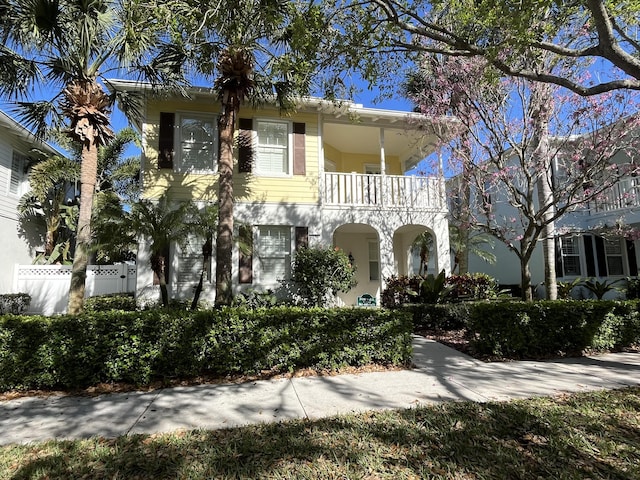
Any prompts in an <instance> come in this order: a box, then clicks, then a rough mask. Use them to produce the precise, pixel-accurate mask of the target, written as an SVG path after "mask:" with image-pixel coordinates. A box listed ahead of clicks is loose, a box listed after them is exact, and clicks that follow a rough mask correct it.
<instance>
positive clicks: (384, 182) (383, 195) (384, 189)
mask: <svg viewBox="0 0 640 480" xmlns="http://www.w3.org/2000/svg"><path fill="white" fill-rule="evenodd" d="M386 169H387V164H386V160H385V157H384V128H383V127H380V184H381V185H380V186H381V190H382V192H381V196H380V205H382V206H384V205H385V204H386V203H387V198H388V197H387V195H388V194H389V192H388V188H387V179H386V178H385V175H386Z"/></svg>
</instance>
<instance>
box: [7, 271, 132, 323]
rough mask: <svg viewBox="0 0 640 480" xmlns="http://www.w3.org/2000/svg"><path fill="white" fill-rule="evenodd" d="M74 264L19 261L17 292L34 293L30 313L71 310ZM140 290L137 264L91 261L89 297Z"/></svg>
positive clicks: (53, 313) (86, 294) (43, 313)
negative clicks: (22, 262)
mask: <svg viewBox="0 0 640 480" xmlns="http://www.w3.org/2000/svg"><path fill="white" fill-rule="evenodd" d="M70 282H71V266H70V265H16V268H15V269H14V280H13V283H14V290H13V291H14V292H18V293H28V294H29V295H31V304H30V305H29V309H28V310H27V313H34V314H41V315H55V314H58V313H65V312H66V311H67V303H68V302H69V285H70ZM135 290H136V266H135V265H128V264H116V265H89V266H88V267H87V281H86V283H85V297H93V296H96V295H104V294H108V293H127V292H129V293H132V292H135Z"/></svg>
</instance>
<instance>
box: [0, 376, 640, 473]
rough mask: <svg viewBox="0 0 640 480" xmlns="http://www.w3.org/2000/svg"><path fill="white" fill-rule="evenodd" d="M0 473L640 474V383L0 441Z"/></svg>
mask: <svg viewBox="0 0 640 480" xmlns="http://www.w3.org/2000/svg"><path fill="white" fill-rule="evenodd" d="M0 478H2V479H5V478H6V479H27V478H43V479H44V478H47V479H63V478H64V479H69V478H73V479H78V478H100V479H102V478H110V479H112V478H117V479H125V478H126V479H135V478H140V479H147V478H148V479H152V478H153V479H157V478H163V479H164V478H181V479H182V478H185V479H189V478H216V479H217V478H229V479H231V478H233V479H244V478H256V479H258V478H259V479H263V478H269V479H300V478H308V479H318V478H322V479H426V478H443V479H444V478H447V479H449V478H451V479H519V478H522V479H529V478H541V479H581V480H582V479H588V478H591V479H600V478H610V479H638V478H640V388H629V389H624V390H617V391H602V392H592V393H584V394H577V395H566V396H562V397H558V398H539V399H533V400H525V401H522V400H520V401H512V402H508V403H486V404H477V403H466V402H465V403H443V404H438V405H433V406H425V407H420V408H415V409H411V410H400V411H384V412H374V413H363V414H357V415H348V416H339V417H333V418H328V419H323V420H317V421H304V420H299V421H291V422H286V423H281V424H266V425H258V426H249V427H243V428H235V429H229V430H218V431H189V432H179V433H173V434H162V435H137V436H130V437H121V438H118V439H114V440H105V439H99V438H97V439H91V440H84V441H60V442H56V441H50V442H46V443H40V444H32V445H27V446H15V445H14V446H7V447H2V448H0Z"/></svg>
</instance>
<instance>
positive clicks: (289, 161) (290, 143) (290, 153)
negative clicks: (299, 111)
mask: <svg viewBox="0 0 640 480" xmlns="http://www.w3.org/2000/svg"><path fill="white" fill-rule="evenodd" d="M260 122H268V123H280V124H283V125H286V126H287V172H286V173H284V172H282V173H275V172H265V171H261V170H260V153H259V148H260V144H259V143H258V124H259V123H260ZM253 125H254V126H253V132H252V133H253V136H252V143H253V147H254V152H255V162H254V170H255V175H256V176H257V177H272V178H292V177H293V123H292V122H290V121H287V120H278V119H274V118H268V117H266V118H265V117H258V118H254V119H253Z"/></svg>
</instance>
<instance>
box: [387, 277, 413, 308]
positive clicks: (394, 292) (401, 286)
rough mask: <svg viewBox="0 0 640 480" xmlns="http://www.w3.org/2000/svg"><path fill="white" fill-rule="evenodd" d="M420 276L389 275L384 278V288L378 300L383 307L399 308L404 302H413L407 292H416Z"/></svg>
mask: <svg viewBox="0 0 640 480" xmlns="http://www.w3.org/2000/svg"><path fill="white" fill-rule="evenodd" d="M421 280H422V278H421V277H418V276H411V277H409V276H407V275H400V276H396V275H391V276H390V277H389V278H387V279H385V288H384V290H382V294H381V295H380V302H381V303H382V306H383V307H385V308H399V307H401V306H402V305H404V304H407V303H411V302H415V298H414V297H413V296H412V295H411V294H410V293H409V292H417V291H418V289H419V288H420V281H421Z"/></svg>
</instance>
